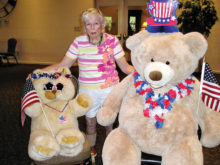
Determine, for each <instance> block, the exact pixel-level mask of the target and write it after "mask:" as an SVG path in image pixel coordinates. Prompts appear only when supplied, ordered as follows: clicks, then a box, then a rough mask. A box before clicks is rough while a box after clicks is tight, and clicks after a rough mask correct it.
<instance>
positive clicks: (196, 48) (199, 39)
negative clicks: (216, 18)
mask: <svg viewBox="0 0 220 165" xmlns="http://www.w3.org/2000/svg"><path fill="white" fill-rule="evenodd" d="M184 38H185V42H186V43H187V44H188V46H189V47H190V51H191V52H192V54H194V55H196V56H197V58H202V57H203V56H204V55H205V53H206V50H207V48H208V43H207V41H206V39H205V37H204V36H203V35H202V34H200V33H198V32H191V33H187V34H185V35H184Z"/></svg>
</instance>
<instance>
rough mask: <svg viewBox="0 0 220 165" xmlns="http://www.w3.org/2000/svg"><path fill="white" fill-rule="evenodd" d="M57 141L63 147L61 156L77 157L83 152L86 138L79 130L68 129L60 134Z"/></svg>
mask: <svg viewBox="0 0 220 165" xmlns="http://www.w3.org/2000/svg"><path fill="white" fill-rule="evenodd" d="M56 138H57V141H58V143H59V144H60V146H61V151H60V155H63V156H75V155H77V154H78V153H79V152H81V151H82V148H83V143H84V142H85V139H84V136H83V135H82V133H81V132H80V131H79V130H75V129H74V128H72V129H66V130H62V131H60V132H59V134H58V135H57V137H56Z"/></svg>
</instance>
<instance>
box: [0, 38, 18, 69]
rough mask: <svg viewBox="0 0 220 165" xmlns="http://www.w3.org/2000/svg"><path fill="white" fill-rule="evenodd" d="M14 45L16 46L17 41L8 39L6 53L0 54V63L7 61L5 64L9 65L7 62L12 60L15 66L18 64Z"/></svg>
mask: <svg viewBox="0 0 220 165" xmlns="http://www.w3.org/2000/svg"><path fill="white" fill-rule="evenodd" d="M16 45H17V40H16V39H15V38H10V39H8V50H7V52H0V57H1V61H2V59H6V60H7V64H8V65H9V64H10V63H9V60H10V59H14V60H15V61H16V64H18V60H17V57H16V51H15V49H16Z"/></svg>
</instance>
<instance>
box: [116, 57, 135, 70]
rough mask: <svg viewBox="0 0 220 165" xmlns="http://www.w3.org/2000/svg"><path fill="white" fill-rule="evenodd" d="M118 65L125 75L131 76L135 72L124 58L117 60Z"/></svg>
mask: <svg viewBox="0 0 220 165" xmlns="http://www.w3.org/2000/svg"><path fill="white" fill-rule="evenodd" d="M116 63H117V64H118V66H119V68H120V69H121V70H122V72H124V73H125V74H130V73H132V72H134V71H135V68H134V67H133V66H132V65H130V64H128V62H127V61H126V59H125V57H124V56H123V57H121V58H119V59H116Z"/></svg>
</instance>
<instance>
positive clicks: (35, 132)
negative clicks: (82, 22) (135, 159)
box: [22, 68, 92, 161]
mask: <svg viewBox="0 0 220 165" xmlns="http://www.w3.org/2000/svg"><path fill="white" fill-rule="evenodd" d="M28 81H29V83H28ZM28 89H32V90H30V92H29V90H28ZM33 89H35V90H36V92H34V90H33ZM32 91H33V92H32ZM75 94H77V91H76V89H75V85H74V84H73V81H72V77H71V72H70V70H69V69H68V68H60V69H59V70H58V71H50V72H45V71H42V70H39V69H37V70H35V71H34V72H33V73H32V75H31V78H30V79H29V80H27V84H26V85H25V87H24V93H23V95H24V97H23V101H22V108H23V109H22V110H23V111H24V112H25V114H27V115H28V116H29V117H31V134H30V140H29V145H28V154H29V156H30V157H31V158H32V159H33V160H36V161H45V160H48V159H50V158H52V157H53V156H58V155H61V156H65V157H75V156H77V155H79V154H80V152H81V151H82V150H83V144H84V142H85V137H84V135H83V134H82V132H81V131H80V130H79V128H78V121H77V117H79V116H83V115H84V114H85V113H86V112H87V111H88V110H89V108H90V107H91V106H92V98H91V97H90V96H88V95H87V94H85V93H79V94H77V96H76V98H74V99H73V97H74V95H75ZM31 97H32V99H30V98H31ZM30 100H32V101H30Z"/></svg>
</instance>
